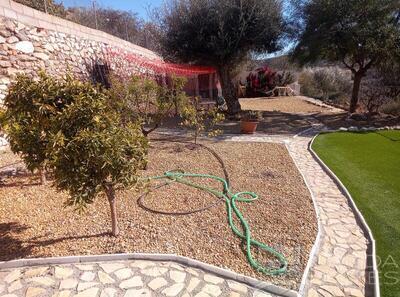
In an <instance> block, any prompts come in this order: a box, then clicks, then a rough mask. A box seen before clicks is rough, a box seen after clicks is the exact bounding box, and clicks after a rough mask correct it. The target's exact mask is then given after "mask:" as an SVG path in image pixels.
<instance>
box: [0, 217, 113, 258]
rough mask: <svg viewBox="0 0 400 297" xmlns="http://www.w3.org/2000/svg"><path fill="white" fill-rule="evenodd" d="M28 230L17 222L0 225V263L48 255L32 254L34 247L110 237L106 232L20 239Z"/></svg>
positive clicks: (27, 227)
mask: <svg viewBox="0 0 400 297" xmlns="http://www.w3.org/2000/svg"><path fill="white" fill-rule="evenodd" d="M28 229H29V226H27V225H22V224H19V223H17V222H8V223H0V247H1V248H0V261H10V260H15V259H21V258H30V257H32V256H34V257H35V258H37V257H44V256H48V255H40V254H37V253H34V249H35V248H36V247H44V246H51V245H54V244H56V243H59V242H63V241H70V240H71V241H73V240H79V239H89V238H94V237H104V236H111V234H110V233H108V232H102V233H99V234H90V235H77V236H62V237H58V238H45V236H46V235H44V236H37V237H33V238H31V239H29V238H28V239H24V240H23V239H20V238H19V237H20V235H21V233H23V232H24V231H26V230H28ZM21 237H22V236H21Z"/></svg>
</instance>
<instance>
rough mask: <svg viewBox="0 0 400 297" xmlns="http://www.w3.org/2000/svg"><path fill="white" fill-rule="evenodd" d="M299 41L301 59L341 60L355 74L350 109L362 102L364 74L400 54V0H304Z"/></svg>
mask: <svg viewBox="0 0 400 297" xmlns="http://www.w3.org/2000/svg"><path fill="white" fill-rule="evenodd" d="M298 2H299V3H300V5H299V7H298V10H299V11H301V12H302V17H301V21H300V24H301V25H303V26H300V27H302V30H300V36H299V42H298V44H297V46H296V48H295V49H294V52H293V56H294V57H295V58H296V59H297V60H298V61H299V62H300V63H301V64H305V63H309V62H316V61H318V60H328V61H335V62H336V61H339V62H341V63H343V65H344V66H345V67H347V68H348V69H349V70H351V72H352V73H353V75H354V82H353V90H352V96H351V102H350V112H355V111H356V108H357V104H358V97H359V91H360V86H361V81H362V78H363V77H364V76H365V75H366V73H367V71H368V70H369V69H371V67H373V66H377V65H379V64H381V63H383V62H384V61H385V60H387V59H391V58H392V57H393V56H397V57H399V56H400V47H399V44H400V1H398V0H363V1H360V0H347V1H332V0H311V1H309V0H304V1H302V0H301V1H298Z"/></svg>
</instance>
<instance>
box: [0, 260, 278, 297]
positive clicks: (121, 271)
mask: <svg viewBox="0 0 400 297" xmlns="http://www.w3.org/2000/svg"><path fill="white" fill-rule="evenodd" d="M0 296H1V297H19V296H26V297H36V296H37V297H40V296H46V297H47V296H49V297H147V296H167V297H172V296H180V297H190V296H196V297H217V296H230V297H241V296H253V297H272V296H273V295H270V294H267V293H265V292H261V291H258V290H254V289H253V288H250V287H248V286H246V285H244V284H242V283H239V282H236V281H231V280H226V279H222V278H220V277H218V276H216V275H213V274H210V273H205V272H204V271H201V270H199V269H194V268H190V267H185V266H183V265H180V264H177V263H174V262H156V261H145V260H130V261H116V262H100V263H80V264H65V265H46V266H34V267H25V268H17V269H9V270H3V271H0Z"/></svg>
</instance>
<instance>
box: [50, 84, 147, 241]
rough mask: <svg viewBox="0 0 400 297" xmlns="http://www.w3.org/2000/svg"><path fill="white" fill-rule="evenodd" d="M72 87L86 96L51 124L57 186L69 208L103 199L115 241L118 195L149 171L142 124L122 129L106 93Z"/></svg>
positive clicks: (82, 86) (79, 96)
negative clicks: (66, 197) (66, 194)
mask: <svg viewBox="0 0 400 297" xmlns="http://www.w3.org/2000/svg"><path fill="white" fill-rule="evenodd" d="M71 87H72V88H77V89H81V90H82V91H81V92H79V93H78V94H76V96H75V97H74V101H73V103H71V104H69V105H68V106H66V107H65V108H64V109H63V111H62V112H61V113H59V114H57V116H56V117H54V120H53V131H54V132H53V135H52V139H51V144H50V146H49V152H48V154H49V165H50V167H51V168H52V171H53V174H54V179H55V181H54V183H55V185H56V186H57V188H58V189H59V190H66V191H68V192H69V194H70V199H69V205H73V206H76V207H77V208H78V209H81V208H84V207H85V206H86V205H87V204H90V203H92V202H93V201H94V199H95V198H96V197H97V195H98V194H99V193H100V192H103V193H105V194H106V196H107V199H108V202H109V204H110V209H111V222H112V234H113V235H114V236H117V235H118V234H119V228H118V219H117V208H116V195H115V192H116V190H117V189H118V188H127V187H131V186H134V185H136V184H137V182H138V180H139V177H138V171H139V170H140V169H142V168H144V167H145V165H146V156H147V139H146V137H144V135H143V133H142V131H141V127H140V124H138V123H133V122H130V123H128V124H126V125H122V123H121V117H120V115H119V114H118V113H117V112H116V111H115V110H113V109H110V108H109V105H108V98H107V96H106V94H105V93H104V92H102V91H101V90H99V89H97V88H96V87H94V86H93V85H91V84H90V83H81V82H78V81H74V83H73V85H71Z"/></svg>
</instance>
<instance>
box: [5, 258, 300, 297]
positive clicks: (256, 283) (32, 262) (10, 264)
mask: <svg viewBox="0 0 400 297" xmlns="http://www.w3.org/2000/svg"><path fill="white" fill-rule="evenodd" d="M121 260H149V261H171V262H176V263H180V264H183V265H186V266H189V267H193V268H198V269H201V270H203V271H206V272H211V273H213V274H216V275H217V276H220V277H224V278H227V279H231V280H235V281H238V282H241V283H244V284H246V285H249V286H250V287H252V288H255V289H259V290H262V291H265V292H267V293H272V294H276V295H279V296H284V297H298V293H297V292H295V291H293V290H289V289H285V288H282V287H279V286H276V285H273V284H271V283H267V282H264V281H260V280H257V279H255V278H252V277H248V276H245V275H242V274H239V273H236V272H233V271H230V270H227V269H223V268H219V267H216V266H213V265H210V264H206V263H203V262H201V261H198V260H194V259H191V258H188V257H184V256H179V255H175V254H145V253H127V254H109V255H93V256H68V257H53V258H35V259H18V260H11V261H5V262H0V269H8V268H20V267H27V266H37V265H54V264H78V263H87V262H105V261H121Z"/></svg>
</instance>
